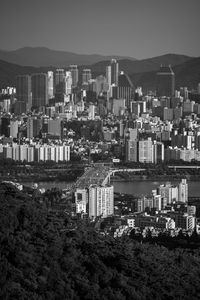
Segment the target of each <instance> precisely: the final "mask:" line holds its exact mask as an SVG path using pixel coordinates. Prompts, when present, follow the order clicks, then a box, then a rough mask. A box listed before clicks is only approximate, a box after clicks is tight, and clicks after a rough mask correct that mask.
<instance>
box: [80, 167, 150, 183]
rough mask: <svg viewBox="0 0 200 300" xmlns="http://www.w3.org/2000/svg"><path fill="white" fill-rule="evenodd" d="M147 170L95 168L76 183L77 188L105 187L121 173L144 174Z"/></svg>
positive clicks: (88, 169) (91, 168)
mask: <svg viewBox="0 0 200 300" xmlns="http://www.w3.org/2000/svg"><path fill="white" fill-rule="evenodd" d="M145 170H146V169H142V168H140V169H130V168H118V169H114V168H110V167H107V166H99V165H98V166H93V167H89V168H87V169H86V170H85V173H84V174H83V175H82V176H81V177H79V178H78V180H77V181H76V183H75V187H76V188H86V187H89V186H90V185H93V184H94V185H101V186H105V185H107V184H109V183H110V178H111V176H113V175H115V173H121V172H143V171H145Z"/></svg>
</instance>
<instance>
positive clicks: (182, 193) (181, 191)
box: [178, 179, 188, 203]
mask: <svg viewBox="0 0 200 300" xmlns="http://www.w3.org/2000/svg"><path fill="white" fill-rule="evenodd" d="M178 195H179V201H180V202H185V203H186V202H188V184H187V180H186V179H182V180H181V182H180V183H179V186H178Z"/></svg>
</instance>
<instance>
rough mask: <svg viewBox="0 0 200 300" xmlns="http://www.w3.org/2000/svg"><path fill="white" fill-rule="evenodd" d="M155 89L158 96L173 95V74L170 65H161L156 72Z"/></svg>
mask: <svg viewBox="0 0 200 300" xmlns="http://www.w3.org/2000/svg"><path fill="white" fill-rule="evenodd" d="M156 90H157V95H158V96H166V97H172V96H174V93H175V74H174V72H173V70H172V68H171V66H170V65H169V66H168V67H166V66H162V65H161V66H160V70H159V71H158V72H157V73H156Z"/></svg>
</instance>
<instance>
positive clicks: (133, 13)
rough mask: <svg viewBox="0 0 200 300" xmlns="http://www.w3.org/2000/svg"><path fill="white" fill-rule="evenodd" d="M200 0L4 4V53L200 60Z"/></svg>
mask: <svg viewBox="0 0 200 300" xmlns="http://www.w3.org/2000/svg"><path fill="white" fill-rule="evenodd" d="M199 28H200V0H1V6H0V37H1V42H0V49H3V50H15V49H18V48H21V47H25V46H30V47H38V46H39V47H48V48H50V49H54V50H64V51H71V52H75V53H80V54H94V53H96V54H103V55H121V56H130V57H135V58H137V59H144V58H150V57H154V56H158V55H163V54H167V53H177V54H185V55H189V56H195V57H196V56H200V37H199Z"/></svg>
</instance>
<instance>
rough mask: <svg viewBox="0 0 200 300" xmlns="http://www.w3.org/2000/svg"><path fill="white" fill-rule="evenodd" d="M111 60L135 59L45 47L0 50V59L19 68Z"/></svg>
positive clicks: (64, 65) (63, 66)
mask: <svg viewBox="0 0 200 300" xmlns="http://www.w3.org/2000/svg"><path fill="white" fill-rule="evenodd" d="M111 58H116V59H123V58H128V59H130V60H135V58H131V57H124V56H117V55H112V56H104V55H99V54H76V53H73V52H68V51H57V50H51V49H49V48H46V47H24V48H20V49H17V50H13V51H5V50H0V59H1V60H4V61H8V62H10V63H14V64H18V65H21V66H33V67H41V66H42V67H49V66H53V67H57V68H59V67H62V68H66V67H68V66H69V65H70V64H76V65H91V64H94V63H96V62H98V61H103V60H111Z"/></svg>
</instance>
